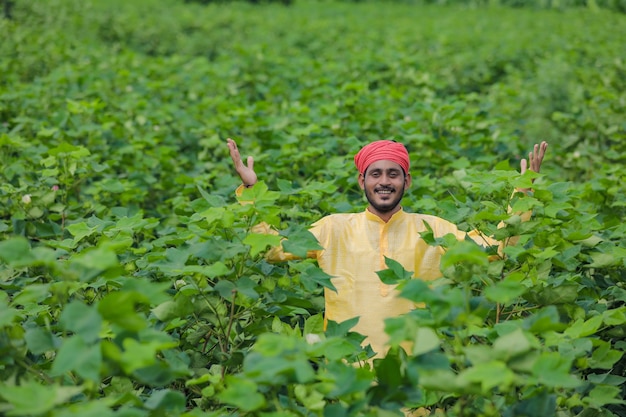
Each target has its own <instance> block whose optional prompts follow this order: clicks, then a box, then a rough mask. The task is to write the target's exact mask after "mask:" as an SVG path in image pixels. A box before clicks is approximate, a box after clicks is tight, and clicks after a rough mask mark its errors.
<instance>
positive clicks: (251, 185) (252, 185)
mask: <svg viewBox="0 0 626 417" xmlns="http://www.w3.org/2000/svg"><path fill="white" fill-rule="evenodd" d="M255 184H256V183H255ZM243 186H244V187H245V188H252V187H254V184H246V183H244V184H243Z"/></svg>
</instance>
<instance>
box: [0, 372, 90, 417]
mask: <svg viewBox="0 0 626 417" xmlns="http://www.w3.org/2000/svg"><path fill="white" fill-rule="evenodd" d="M82 390H83V388H82V387H61V386H59V385H56V384H52V385H45V386H44V385H40V384H38V383H36V382H33V381H25V382H23V383H22V384H21V385H19V386H15V385H7V384H3V385H0V396H1V397H2V398H4V400H5V401H6V402H7V403H9V404H10V405H11V407H12V408H10V409H8V410H7V415H8V416H24V417H27V416H38V415H44V414H46V413H48V412H49V411H50V410H52V409H53V408H54V407H55V406H56V405H58V404H63V403H65V402H66V401H68V400H69V399H70V398H72V397H73V396H74V395H76V394H78V393H80V392H82Z"/></svg>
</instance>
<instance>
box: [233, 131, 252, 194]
mask: <svg viewBox="0 0 626 417" xmlns="http://www.w3.org/2000/svg"><path fill="white" fill-rule="evenodd" d="M226 142H227V143H228V150H229V151H230V157H231V158H232V160H233V164H234V165H235V170H236V171H237V174H239V178H241V182H243V185H245V186H246V187H252V186H253V185H254V184H256V182H257V176H256V172H254V159H253V158H252V157H251V156H249V157H248V166H246V165H244V163H243V161H242V160H241V154H240V153H239V149H237V143H235V141H234V140H232V139H231V138H228V139H226Z"/></svg>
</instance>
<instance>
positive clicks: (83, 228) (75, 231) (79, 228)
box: [67, 222, 98, 243]
mask: <svg viewBox="0 0 626 417" xmlns="http://www.w3.org/2000/svg"><path fill="white" fill-rule="evenodd" d="M97 229H98V227H97V226H93V227H89V226H88V225H87V223H86V222H80V223H74V224H71V225H69V226H67V230H68V232H70V233H71V234H72V236H74V242H75V243H77V242H80V241H81V240H83V239H84V238H86V237H89V236H91V235H92V234H94V233H95V232H96V230H97Z"/></svg>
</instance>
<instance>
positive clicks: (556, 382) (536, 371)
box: [533, 352, 582, 388]
mask: <svg viewBox="0 0 626 417" xmlns="http://www.w3.org/2000/svg"><path fill="white" fill-rule="evenodd" d="M571 366H572V360H571V359H569V358H564V357H563V356H561V355H560V354H558V353H556V352H545V353H543V354H542V355H541V356H539V358H537V361H536V362H535V364H534V366H533V375H534V377H535V378H536V379H537V381H538V383H540V384H542V385H545V386H547V387H552V388H576V387H578V386H580V385H581V383H582V382H581V381H580V379H578V378H577V376H576V375H574V374H572V373H571Z"/></svg>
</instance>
